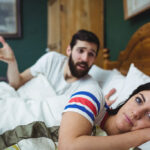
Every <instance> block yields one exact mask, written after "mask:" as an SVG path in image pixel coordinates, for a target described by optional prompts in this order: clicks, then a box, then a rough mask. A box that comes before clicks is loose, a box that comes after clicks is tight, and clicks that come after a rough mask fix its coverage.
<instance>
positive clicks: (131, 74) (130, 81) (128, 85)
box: [113, 64, 150, 107]
mask: <svg viewBox="0 0 150 150" xmlns="http://www.w3.org/2000/svg"><path fill="white" fill-rule="evenodd" d="M147 82H150V77H149V76H147V75H146V74H144V73H143V72H142V71H140V70H139V69H138V68H136V67H135V66H134V64H131V65H130V68H129V71H128V74H127V76H126V79H125V82H124V85H123V89H122V90H121V92H120V93H119V95H118V99H117V101H116V102H115V103H114V105H113V106H114V107H116V106H117V105H118V104H119V103H121V102H123V101H125V100H126V99H127V98H128V97H129V96H130V95H131V94H132V92H133V91H134V90H135V89H136V88H137V87H138V86H140V85H141V84H145V83H147Z"/></svg>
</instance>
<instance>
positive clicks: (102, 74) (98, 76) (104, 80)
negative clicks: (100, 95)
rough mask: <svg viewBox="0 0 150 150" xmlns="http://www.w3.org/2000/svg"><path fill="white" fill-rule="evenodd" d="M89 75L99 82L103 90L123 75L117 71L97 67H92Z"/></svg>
mask: <svg viewBox="0 0 150 150" xmlns="http://www.w3.org/2000/svg"><path fill="white" fill-rule="evenodd" d="M88 74H89V75H90V76H92V77H93V78H94V79H95V80H96V81H98V82H99V84H100V86H101V88H103V87H104V86H106V85H107V84H108V83H109V82H110V81H111V80H112V78H113V77H114V76H115V75H121V73H120V72H119V71H118V70H117V69H113V70H105V69H102V68H100V67H98V66H96V65H93V66H92V68H91V69H90V71H89V73H88ZM121 76H123V75H121Z"/></svg>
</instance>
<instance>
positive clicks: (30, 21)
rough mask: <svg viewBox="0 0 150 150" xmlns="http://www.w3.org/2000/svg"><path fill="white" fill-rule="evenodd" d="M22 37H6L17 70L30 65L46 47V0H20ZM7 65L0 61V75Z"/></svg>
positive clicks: (4, 71) (4, 73) (3, 72)
mask: <svg viewBox="0 0 150 150" xmlns="http://www.w3.org/2000/svg"><path fill="white" fill-rule="evenodd" d="M20 1H21V18H22V37H21V38H19V39H8V40H7V42H8V43H9V45H10V46H11V47H12V49H13V50H14V53H15V56H16V59H17V61H18V65H19V70H20V71H21V72H22V71H23V70H24V69H26V68H28V67H29V66H31V65H32V64H33V63H34V62H35V61H36V60H37V59H38V58H39V57H40V56H41V55H42V54H44V52H45V49H46V47H47V0H20ZM6 70H7V65H6V64H5V63H2V62H0V76H6Z"/></svg>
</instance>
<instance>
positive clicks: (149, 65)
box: [103, 22, 150, 75]
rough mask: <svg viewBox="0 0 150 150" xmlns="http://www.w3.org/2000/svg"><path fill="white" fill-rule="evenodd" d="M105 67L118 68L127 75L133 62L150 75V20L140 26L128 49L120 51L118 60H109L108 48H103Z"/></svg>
mask: <svg viewBox="0 0 150 150" xmlns="http://www.w3.org/2000/svg"><path fill="white" fill-rule="evenodd" d="M103 59H104V62H103V68H104V69H113V68H116V69H118V70H119V71H120V72H121V73H122V74H124V75H126V74H127V72H128V69H129V66H130V64H131V63H134V65H135V66H136V67H137V68H138V69H140V70H141V71H142V72H144V73H145V74H147V75H150V22H149V23H146V24H144V25H143V26H142V27H140V28H139V29H138V30H137V31H136V32H135V33H134V34H133V36H132V37H131V39H130V40H129V43H128V44H127V46H126V49H125V50H123V51H121V52H120V55H119V57H118V60H116V61H110V60H109V51H108V49H103Z"/></svg>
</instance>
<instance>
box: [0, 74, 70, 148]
mask: <svg viewBox="0 0 150 150" xmlns="http://www.w3.org/2000/svg"><path fill="white" fill-rule="evenodd" d="M41 83H43V84H41ZM67 100H68V98H67V97H66V96H65V95H60V96H56V94H55V91H53V89H52V87H50V85H49V84H48V82H47V81H46V78H45V77H44V76H43V75H39V76H38V77H37V78H34V79H32V80H31V81H30V82H28V83H27V84H25V85H24V86H23V87H21V88H20V89H19V90H18V91H15V90H14V89H13V88H12V87H11V86H9V84H7V83H5V82H0V108H1V109H0V114H1V123H0V150H2V149H21V150H25V149H26V150H27V149H28V150H33V149H36V150H41V149H43V150H55V149H56V145H57V139H58V137H57V136H58V129H59V125H60V120H61V113H62V111H63V109H64V106H65V105H66V103H67Z"/></svg>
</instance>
